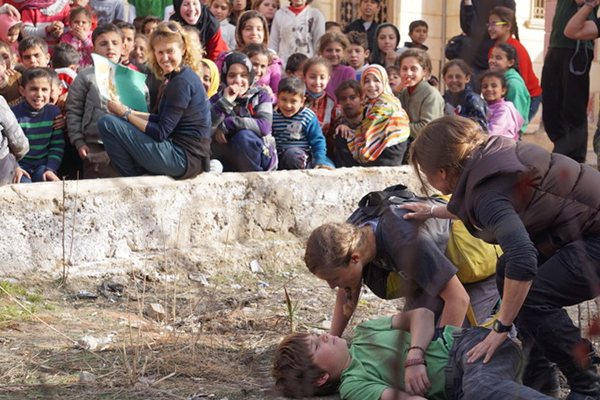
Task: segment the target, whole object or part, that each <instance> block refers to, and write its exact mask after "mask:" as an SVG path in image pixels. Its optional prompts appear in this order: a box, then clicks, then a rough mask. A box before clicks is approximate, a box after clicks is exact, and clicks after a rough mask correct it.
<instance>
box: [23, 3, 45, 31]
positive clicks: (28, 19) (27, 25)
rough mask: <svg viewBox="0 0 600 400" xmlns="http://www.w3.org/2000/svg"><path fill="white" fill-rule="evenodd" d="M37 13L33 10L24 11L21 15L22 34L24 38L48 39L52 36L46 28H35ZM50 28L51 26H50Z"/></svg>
mask: <svg viewBox="0 0 600 400" xmlns="http://www.w3.org/2000/svg"><path fill="white" fill-rule="evenodd" d="M35 11H36V10H31V9H29V8H28V9H26V10H23V12H22V13H21V16H22V21H23V28H22V29H21V34H22V35H23V37H27V36H39V37H41V38H46V37H48V36H50V34H49V33H48V31H47V30H46V27H45V26H38V27H36V26H35V17H34V15H35ZM48 26H50V25H48Z"/></svg>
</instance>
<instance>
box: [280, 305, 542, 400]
mask: <svg viewBox="0 0 600 400" xmlns="http://www.w3.org/2000/svg"><path fill="white" fill-rule="evenodd" d="M488 333H489V330H487V329H485V328H471V329H467V330H463V329H459V328H455V327H452V326H446V327H444V328H438V329H436V328H435V325H434V314H433V312H431V311H430V310H427V309H424V308H418V309H414V310H411V311H408V312H405V313H400V314H397V315H395V316H393V317H391V318H380V319H376V320H373V321H367V322H363V323H361V324H359V325H358V326H357V327H356V329H355V332H354V341H353V344H352V346H351V347H350V349H348V346H347V344H346V341H345V340H344V339H342V338H339V337H337V336H331V335H328V334H323V335H320V336H319V335H314V334H312V335H311V334H303V333H295V334H291V335H288V336H286V337H285V338H284V339H283V341H282V342H281V344H280V345H279V348H278V349H277V351H276V353H275V361H274V366H273V377H274V379H275V387H276V390H278V391H279V392H280V393H281V394H283V395H284V396H288V397H307V396H314V395H325V394H331V393H333V392H335V391H336V390H339V392H340V396H341V398H342V399H350V400H352V399H356V400H368V399H382V400H387V399H393V400H417V399H424V398H425V397H427V399H430V400H431V399H465V400H467V399H478V400H480V399H498V400H507V399H522V400H534V399H552V397H548V396H546V395H543V394H541V393H539V392H536V391H535V390H533V389H531V388H528V387H526V386H522V385H520V384H518V383H517V382H516V381H517V379H518V378H519V374H520V372H521V371H522V368H521V367H522V362H523V355H522V352H521V350H520V348H519V346H518V345H517V344H516V343H514V342H513V341H511V340H507V341H506V342H504V343H503V344H502V345H501V346H500V347H499V348H498V350H496V353H495V354H494V358H492V359H491V360H490V361H489V362H488V363H486V364H484V363H483V358H480V359H478V360H477V361H475V362H473V363H467V359H468V355H467V352H468V350H469V349H471V348H472V347H473V346H474V345H475V344H476V343H479V341H481V340H482V339H483V338H485V337H486V336H487V334H488Z"/></svg>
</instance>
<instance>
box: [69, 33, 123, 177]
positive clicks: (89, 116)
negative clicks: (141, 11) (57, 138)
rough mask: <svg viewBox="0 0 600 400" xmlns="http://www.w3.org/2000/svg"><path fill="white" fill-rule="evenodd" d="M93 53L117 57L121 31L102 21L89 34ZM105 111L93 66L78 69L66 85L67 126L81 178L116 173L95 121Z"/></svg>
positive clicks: (121, 41) (120, 48)
mask: <svg viewBox="0 0 600 400" xmlns="http://www.w3.org/2000/svg"><path fill="white" fill-rule="evenodd" d="M92 42H93V43H94V53H95V54H99V55H101V56H103V57H106V58H108V59H109V60H110V61H112V62H114V63H118V62H119V60H120V59H121V51H122V48H123V33H122V32H121V30H120V29H119V28H117V27H116V26H115V25H113V24H104V25H100V26H98V27H97V28H96V29H94V32H93V33H92ZM106 113H108V109H107V108H106V99H104V98H103V97H102V96H101V95H100V90H99V88H98V84H97V82H96V74H95V71H94V68H87V69H84V70H83V71H81V72H80V73H79V74H78V75H77V78H75V80H74V81H73V83H72V84H71V86H70V87H69V96H68V97H67V128H68V132H69V139H70V140H71V143H72V144H73V145H74V146H75V147H76V148H77V151H78V152H79V157H81V158H82V159H83V178H84V179H93V178H110V177H116V176H118V173H117V171H116V170H115V168H114V167H113V166H112V164H111V163H110V160H109V158H108V155H107V154H106V151H105V150H104V144H103V142H102V139H101V138H100V135H99V133H98V127H97V125H96V122H97V121H98V119H99V118H100V117H101V116H102V115H104V114H106Z"/></svg>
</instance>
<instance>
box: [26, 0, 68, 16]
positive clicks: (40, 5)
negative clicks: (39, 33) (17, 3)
mask: <svg viewBox="0 0 600 400" xmlns="http://www.w3.org/2000/svg"><path fill="white" fill-rule="evenodd" d="M68 3H69V0H25V1H24V2H23V5H22V6H21V10H26V9H31V10H40V12H41V13H42V14H44V15H48V16H52V15H56V14H58V13H59V12H60V11H61V10H62V9H63V8H65V5H67V4H68Z"/></svg>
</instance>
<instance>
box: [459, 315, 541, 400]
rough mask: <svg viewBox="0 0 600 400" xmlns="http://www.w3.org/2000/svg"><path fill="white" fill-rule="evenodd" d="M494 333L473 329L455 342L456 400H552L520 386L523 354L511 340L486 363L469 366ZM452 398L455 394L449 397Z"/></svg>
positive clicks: (481, 361)
mask: <svg viewBox="0 0 600 400" xmlns="http://www.w3.org/2000/svg"><path fill="white" fill-rule="evenodd" d="M489 333H490V331H489V329H485V328H480V327H477V328H472V329H469V330H468V331H466V333H464V334H463V335H462V336H461V337H459V338H457V339H456V340H455V343H454V346H453V348H452V352H451V354H450V360H449V365H450V366H451V367H452V368H453V374H452V376H453V386H454V387H453V392H454V393H453V396H452V397H451V398H452V399H461V400H480V399H487V400H543V399H552V397H548V396H546V395H544V394H541V393H540V392H537V391H535V390H533V389H531V388H528V387H527V386H523V385H521V384H519V383H518V381H519V379H520V375H521V371H522V363H523V353H522V351H521V349H520V348H519V346H518V345H517V344H516V343H515V342H513V341H512V340H510V339H508V340H506V341H505V342H504V343H502V345H500V347H498V349H496V352H495V353H494V356H493V357H492V359H491V360H490V361H489V362H488V363H487V364H484V363H483V357H481V358H480V359H479V360H477V361H475V362H474V363H471V364H469V363H467V359H468V358H469V357H468V356H467V352H468V351H469V350H471V349H472V348H473V347H475V345H477V344H478V343H479V342H481V341H483V339H485V338H486V336H487V335H488V334H489ZM449 395H452V393H449Z"/></svg>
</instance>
